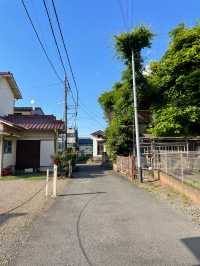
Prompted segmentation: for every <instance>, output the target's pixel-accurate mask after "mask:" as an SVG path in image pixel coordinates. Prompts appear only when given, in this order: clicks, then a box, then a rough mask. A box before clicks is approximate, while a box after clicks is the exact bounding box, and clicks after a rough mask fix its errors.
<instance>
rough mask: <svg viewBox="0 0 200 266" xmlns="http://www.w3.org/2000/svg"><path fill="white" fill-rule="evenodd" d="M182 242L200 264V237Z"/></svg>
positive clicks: (185, 239)
mask: <svg viewBox="0 0 200 266" xmlns="http://www.w3.org/2000/svg"><path fill="white" fill-rule="evenodd" d="M181 241H182V242H183V243H184V245H185V246H186V247H187V248H188V249H189V250H190V251H191V252H192V253H193V255H194V256H195V257H196V258H197V259H198V261H199V262H200V237H191V238H184V239H181ZM198 265H200V264H198Z"/></svg>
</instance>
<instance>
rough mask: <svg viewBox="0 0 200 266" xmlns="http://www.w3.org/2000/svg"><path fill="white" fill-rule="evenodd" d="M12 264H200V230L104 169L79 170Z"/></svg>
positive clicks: (83, 168) (146, 193)
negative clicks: (76, 176)
mask: <svg viewBox="0 0 200 266" xmlns="http://www.w3.org/2000/svg"><path fill="white" fill-rule="evenodd" d="M12 264H13V265H20V266H23V265H24V266H25V265H26V266H28V265H66V266H67V265H68V266H79V265H81V266H82V265H83V266H85V265H90V266H91V265H103V266H107V265H108V266H111V265H113V266H118V265H119V266H126V265H127V266H129V265H200V230H199V228H197V227H196V226H195V225H194V224H192V223H191V222H189V220H187V218H186V217H185V216H183V215H181V214H180V213H178V212H176V210H173V209H172V208H171V207H170V206H167V205H165V203H163V202H160V201H159V200H158V199H156V198H155V197H154V196H153V195H151V194H149V193H148V192H145V191H143V190H141V189H139V188H137V187H136V186H134V185H133V184H130V183H129V181H127V180H125V179H123V178H121V177H119V176H116V175H115V174H114V173H113V172H112V171H105V170H104V169H103V168H102V167H100V166H80V170H79V172H78V178H74V179H72V181H71V182H70V184H69V185H68V186H67V187H66V189H65V192H64V194H63V195H60V196H59V197H58V198H57V199H56V200H55V203H54V204H53V206H52V207H51V208H50V209H49V210H48V211H46V212H45V213H43V214H42V215H41V216H40V217H38V219H37V220H36V221H35V223H34V224H33V228H32V231H31V233H30V237H29V239H28V241H27V243H26V245H25V246H24V247H23V248H22V249H21V250H20V252H19V255H18V256H17V258H16V260H15V261H13V263H12Z"/></svg>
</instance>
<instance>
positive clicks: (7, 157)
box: [3, 138, 16, 168]
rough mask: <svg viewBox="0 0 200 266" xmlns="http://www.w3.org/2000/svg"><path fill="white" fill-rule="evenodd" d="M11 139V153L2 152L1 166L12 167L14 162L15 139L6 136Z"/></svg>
mask: <svg viewBox="0 0 200 266" xmlns="http://www.w3.org/2000/svg"><path fill="white" fill-rule="evenodd" d="M7 139H8V140H12V153H4V154H3V168H6V167H8V166H12V167H14V166H15V164H16V139H11V138H7Z"/></svg>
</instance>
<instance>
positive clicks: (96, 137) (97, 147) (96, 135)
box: [91, 130, 105, 158]
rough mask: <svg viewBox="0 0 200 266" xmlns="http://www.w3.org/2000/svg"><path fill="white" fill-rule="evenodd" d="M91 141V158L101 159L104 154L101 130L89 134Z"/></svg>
mask: <svg viewBox="0 0 200 266" xmlns="http://www.w3.org/2000/svg"><path fill="white" fill-rule="evenodd" d="M91 137H92V140H93V158H102V155H103V153H104V152H105V135H104V132H103V131H102V130H98V131H95V132H93V133H92V134H91Z"/></svg>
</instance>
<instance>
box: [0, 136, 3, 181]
mask: <svg viewBox="0 0 200 266" xmlns="http://www.w3.org/2000/svg"><path fill="white" fill-rule="evenodd" d="M2 172H3V137H2V136H0V177H1V176H2Z"/></svg>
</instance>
